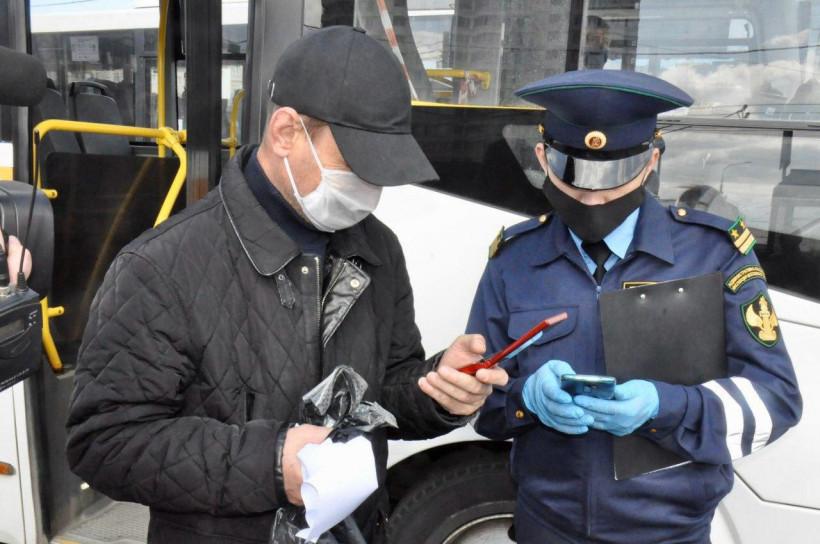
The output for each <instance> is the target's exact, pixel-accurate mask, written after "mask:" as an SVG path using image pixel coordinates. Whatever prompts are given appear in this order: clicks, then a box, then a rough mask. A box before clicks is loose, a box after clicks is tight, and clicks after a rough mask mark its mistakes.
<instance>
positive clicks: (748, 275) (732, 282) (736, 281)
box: [724, 264, 766, 293]
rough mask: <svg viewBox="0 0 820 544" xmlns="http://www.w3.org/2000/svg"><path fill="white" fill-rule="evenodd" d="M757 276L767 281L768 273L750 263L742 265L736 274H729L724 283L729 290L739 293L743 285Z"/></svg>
mask: <svg viewBox="0 0 820 544" xmlns="http://www.w3.org/2000/svg"><path fill="white" fill-rule="evenodd" d="M757 278H760V279H762V280H763V281H766V273H765V272H763V269H762V268H760V267H759V266H757V265H753V264H749V265H746V266H742V267H740V268H739V269H738V270H737V271H736V272H735V273H734V274H732V275H731V276H729V278H728V279H727V280H726V281H725V282H724V285H725V286H726V288H727V289H729V291H731V292H733V293H737V292H738V291H740V288H741V287H743V286H744V285H746V284H747V283H749V282H750V281H752V280H754V279H757Z"/></svg>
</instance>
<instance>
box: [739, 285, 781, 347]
mask: <svg viewBox="0 0 820 544" xmlns="http://www.w3.org/2000/svg"><path fill="white" fill-rule="evenodd" d="M741 313H742V314H743V323H745V324H746V328H747V329H748V330H749V333H750V334H751V335H752V337H753V338H754V339H755V340H757V341H758V342H759V343H760V344H762V345H764V346H766V347H767V348H770V347H772V346H774V345H775V344H777V341H778V340H779V339H780V336H779V335H778V334H777V328H778V326H779V323H778V321H777V314H775V313H774V309H773V308H772V303H771V301H770V300H769V298H768V297H767V296H766V294H765V293H763V291H760V292H759V293H758V294H756V295H755V297H754V298H753V299H752V300H750V301H749V302H747V303H746V304H743V305H742V306H741Z"/></svg>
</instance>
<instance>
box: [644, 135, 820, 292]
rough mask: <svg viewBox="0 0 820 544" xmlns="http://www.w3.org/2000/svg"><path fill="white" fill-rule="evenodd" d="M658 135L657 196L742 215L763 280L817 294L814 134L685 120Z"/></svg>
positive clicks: (818, 177)
mask: <svg viewBox="0 0 820 544" xmlns="http://www.w3.org/2000/svg"><path fill="white" fill-rule="evenodd" d="M664 139H665V140H666V142H667V146H666V153H665V154H664V156H663V161H662V168H661V176H660V178H661V183H660V191H659V197H660V198H661V200H662V201H664V202H665V203H667V204H677V205H685V206H689V207H693V208H697V209H702V210H705V211H708V212H711V213H716V214H718V215H723V216H724V217H726V218H727V219H731V220H734V219H735V218H736V217H737V216H738V215H742V216H743V217H744V218H745V220H746V222H747V224H748V225H749V226H750V228H751V229H752V232H753V233H754V235H755V237H756V238H757V241H758V244H757V246H756V248H755V251H756V253H757V255H758V257H759V259H760V261H761V264H762V266H763V269H764V270H765V272H766V275H767V276H768V280H769V283H770V284H771V285H773V286H775V287H779V288H781V289H784V290H786V291H791V292H794V293H796V294H799V295H802V296H804V297H810V298H813V299H815V300H820V284H818V282H817V278H818V277H820V135H819V134H817V133H815V132H811V131H794V132H792V131H781V130H762V129H757V130H755V129H748V128H744V129H742V130H741V129H737V128H728V127H723V128H714V127H712V128H707V127H697V128H696V127H689V128H686V129H685V130H680V129H678V130H676V129H674V128H670V129H669V131H668V134H667V135H666V136H665V137H664Z"/></svg>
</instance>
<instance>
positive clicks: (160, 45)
mask: <svg viewBox="0 0 820 544" xmlns="http://www.w3.org/2000/svg"><path fill="white" fill-rule="evenodd" d="M167 28H168V0H160V3H159V32H158V36H157V126H160V127H161V126H163V125H165V39H166V36H167ZM157 154H158V155H159V156H160V157H164V156H165V146H164V145H162V143H161V142H157Z"/></svg>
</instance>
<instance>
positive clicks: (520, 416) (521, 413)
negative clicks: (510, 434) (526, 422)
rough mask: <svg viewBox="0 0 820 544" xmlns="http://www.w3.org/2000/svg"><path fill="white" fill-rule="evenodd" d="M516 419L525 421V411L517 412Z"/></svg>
mask: <svg viewBox="0 0 820 544" xmlns="http://www.w3.org/2000/svg"><path fill="white" fill-rule="evenodd" d="M515 419H524V410H516V411H515Z"/></svg>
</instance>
